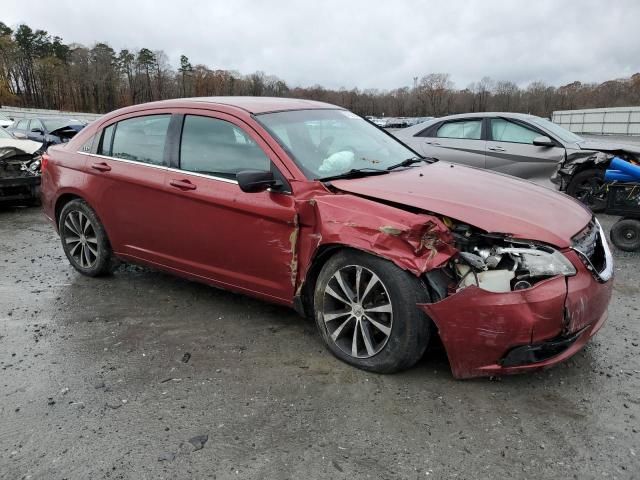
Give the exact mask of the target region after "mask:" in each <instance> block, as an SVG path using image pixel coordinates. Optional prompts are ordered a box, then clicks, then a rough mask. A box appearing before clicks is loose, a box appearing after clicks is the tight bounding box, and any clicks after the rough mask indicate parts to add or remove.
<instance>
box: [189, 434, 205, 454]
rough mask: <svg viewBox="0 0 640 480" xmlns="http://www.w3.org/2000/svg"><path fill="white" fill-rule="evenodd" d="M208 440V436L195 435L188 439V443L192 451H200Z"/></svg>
mask: <svg viewBox="0 0 640 480" xmlns="http://www.w3.org/2000/svg"><path fill="white" fill-rule="evenodd" d="M208 440H209V435H196V436H195V437H192V438H190V439H189V443H190V444H191V445H193V448H194V451H197V450H202V448H203V447H204V445H205V443H207V441H208Z"/></svg>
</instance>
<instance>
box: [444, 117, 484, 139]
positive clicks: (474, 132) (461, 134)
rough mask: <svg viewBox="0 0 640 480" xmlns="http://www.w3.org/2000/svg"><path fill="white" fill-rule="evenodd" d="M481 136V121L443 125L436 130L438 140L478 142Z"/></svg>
mask: <svg viewBox="0 0 640 480" xmlns="http://www.w3.org/2000/svg"><path fill="white" fill-rule="evenodd" d="M481 135H482V120H481V119H480V120H468V121H464V122H449V123H445V124H444V125H442V126H441V127H440V128H439V129H438V133H437V134H436V136H437V137H439V138H466V139H468V140H480V137H481Z"/></svg>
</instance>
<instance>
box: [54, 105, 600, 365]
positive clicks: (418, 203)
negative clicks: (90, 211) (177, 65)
mask: <svg viewBox="0 0 640 480" xmlns="http://www.w3.org/2000/svg"><path fill="white" fill-rule="evenodd" d="M310 108H336V107H333V106H331V105H327V104H323V103H319V102H310V101H306V100H288V99H287V100H282V99H269V98H233V97H221V98H218V99H191V100H171V101H164V102H155V103H150V104H145V105H137V106H133V107H128V108H125V109H122V110H118V111H116V112H112V113H111V114H108V115H106V116H104V117H102V118H101V119H99V120H98V121H96V122H94V123H92V124H91V125H90V126H88V127H87V128H85V129H83V130H82V131H81V132H80V133H79V134H78V135H76V136H75V137H74V138H73V139H72V140H71V141H70V142H69V143H68V144H64V145H59V146H55V147H51V148H50V149H49V159H48V163H47V166H46V168H43V172H42V199H43V206H44V210H45V213H46V215H47V216H48V217H49V218H50V219H55V216H56V205H59V200H60V199H62V198H63V196H65V195H75V196H79V197H82V198H84V199H85V200H86V201H87V202H88V203H89V204H90V205H91V206H92V207H93V208H94V209H95V210H96V212H97V214H98V216H99V218H100V219H101V221H102V222H103V224H104V226H105V229H106V231H107V235H108V237H109V240H110V242H111V246H112V248H113V250H114V252H115V253H116V255H118V256H119V257H122V258H124V259H127V260H133V261H138V262H142V263H147V264H150V265H153V266H155V267H157V268H161V269H164V270H167V271H170V272H173V273H176V274H178V275H181V276H184V277H187V278H191V279H195V280H198V281H203V282H206V283H209V284H213V285H217V286H221V287H224V288H228V289H231V290H236V291H241V292H244V293H248V294H251V295H254V296H257V297H260V298H264V299H267V300H270V301H273V302H277V303H281V304H285V305H292V304H293V301H294V297H295V296H296V295H297V294H299V292H300V291H301V287H302V286H303V285H304V284H305V282H306V281H307V280H308V279H307V273H308V272H309V271H310V267H311V265H312V262H313V261H314V260H315V258H316V254H317V252H318V249H319V248H321V247H323V246H342V247H348V248H355V249H359V250H363V251H367V252H370V253H372V254H374V255H378V256H381V257H384V258H387V259H389V260H390V261H392V262H394V263H395V264H396V265H398V266H399V267H401V268H403V269H406V270H408V271H410V272H412V273H413V274H415V275H422V274H423V273H424V272H427V271H429V270H431V269H433V268H437V267H439V266H441V265H443V264H445V263H446V262H448V261H449V260H450V259H451V258H452V257H453V256H454V255H456V253H457V251H456V249H455V248H454V246H453V239H452V237H451V234H450V232H449V230H448V228H447V227H446V226H445V224H444V223H443V221H442V220H441V218H440V217H439V216H438V215H440V216H447V217H450V218H453V219H456V220H459V221H463V222H467V223H469V224H471V225H474V226H476V227H478V228H481V229H483V230H485V231H489V232H500V233H505V234H512V235H514V236H516V237H520V238H526V239H532V240H537V241H542V242H547V243H550V244H552V245H555V246H556V247H560V248H566V247H567V246H569V245H570V241H571V237H572V236H574V235H575V234H576V233H577V232H578V231H580V230H581V229H583V228H584V226H585V225H586V224H587V223H588V222H589V220H590V214H589V213H588V212H587V211H586V210H585V209H584V208H582V207H581V206H580V205H578V204H577V203H575V202H574V201H573V200H571V199H569V198H568V197H565V196H563V195H560V194H557V193H554V192H551V191H549V190H546V189H544V188H542V187H537V186H535V185H533V184H530V183H528V182H523V181H520V180H517V179H513V178H511V177H504V176H498V175H495V174H491V173H488V172H486V171H483V170H476V169H471V168H467V167H461V166H457V165H456V166H455V167H454V166H451V165H450V164H446V163H442V162H438V163H435V164H431V165H425V166H423V167H420V168H411V169H407V170H405V171H397V172H393V173H390V174H388V175H382V176H377V177H369V178H363V179H357V180H355V179H354V180H342V181H335V182H333V185H334V186H335V187H337V189H338V190H337V191H336V190H335V189H334V190H330V189H328V188H327V187H326V186H325V185H323V184H321V183H319V182H312V181H308V180H307V179H306V178H305V177H304V176H303V174H302V172H301V171H300V169H299V168H298V167H297V166H296V165H295V163H294V162H293V161H292V160H291V159H290V158H289V156H288V155H287V153H286V152H285V151H284V150H283V149H282V147H281V146H280V145H279V144H278V143H277V142H276V141H275V140H274V139H273V138H272V137H271V136H270V135H269V133H268V132H267V131H265V130H264V129H263V128H262V127H261V126H260V124H258V123H257V122H256V121H255V120H254V118H253V117H252V114H253V113H260V112H266V111H277V110H292V109H310ZM149 113H183V114H198V115H205V116H211V117H215V118H219V119H223V120H227V121H229V122H232V123H233V124H235V125H236V126H237V127H239V128H241V129H242V130H244V132H245V133H246V134H247V135H249V136H250V137H251V138H252V139H253V140H254V141H255V142H256V143H257V144H258V145H259V146H260V147H261V148H262V150H263V151H264V152H265V153H266V154H267V156H268V157H269V158H270V159H271V161H272V162H273V164H274V166H275V167H276V168H277V169H278V170H279V171H280V172H281V174H282V176H283V177H284V178H285V179H286V180H287V182H288V183H289V184H290V185H291V194H281V193H271V192H262V193H244V192H242V191H241V190H240V189H239V187H238V185H237V184H235V183H233V182H223V181H220V180H216V179H213V178H207V177H206V176H199V175H196V174H191V173H189V172H184V171H177V170H171V169H166V168H153V167H150V166H147V165H142V164H136V163H133V162H122V161H118V160H115V159H111V158H107V157H97V156H95V155H90V154H87V153H86V152H81V151H80V150H81V148H82V147H83V145H86V144H87V142H88V141H89V140H90V139H91V137H92V136H94V135H95V134H96V133H97V132H100V131H101V130H102V129H103V128H104V127H106V126H108V125H110V124H112V123H114V122H116V121H119V120H122V119H124V118H129V117H135V116H139V115H145V114H149ZM380 201H385V202H387V203H389V204H384V203H380ZM392 205H406V206H408V207H413V210H415V211H419V212H423V213H414V212H413V211H409V210H408V209H404V208H398V207H396V206H392ZM431 212H433V213H431ZM54 223H55V222H54ZM567 256H568V257H569V258H570V259H571V261H572V262H573V263H574V265H576V266H579V267H580V268H579V272H578V275H577V276H575V277H572V278H569V279H568V281H566V280H565V278H553V279H549V280H546V281H544V282H541V283H539V284H537V285H535V286H534V287H533V288H531V289H528V290H523V291H519V292H510V293H504V294H496V293H490V292H486V291H483V290H480V289H478V288H475V287H469V288H466V289H465V290H463V291H461V292H459V293H457V294H454V295H451V296H449V297H448V298H446V299H445V300H443V301H441V302H439V303H435V304H430V305H420V308H422V309H423V310H424V311H425V312H427V313H428V314H429V315H430V316H431V317H432V319H433V320H434V322H435V323H436V325H437V326H438V329H439V331H440V335H441V337H442V340H443V343H444V345H445V347H446V349H447V354H448V356H449V359H450V362H451V366H452V370H453V373H454V375H455V376H456V377H468V376H476V375H486V374H499V373H512V372H515V371H520V370H525V369H531V368H540V367H544V366H547V365H550V364H552V363H555V362H556V361H559V360H561V359H562V358H565V357H566V356H568V355H570V354H572V353H575V351H577V350H578V349H579V348H581V346H582V345H583V344H584V343H585V342H586V341H587V340H588V338H589V337H590V336H591V335H593V334H594V333H595V331H596V330H597V329H598V328H599V326H600V325H601V323H602V321H603V319H604V318H605V316H606V306H607V304H608V301H609V297H610V295H611V282H608V283H607V284H600V283H598V282H596V281H595V280H594V279H593V277H592V275H591V274H590V273H589V272H588V271H587V270H586V269H585V268H584V267H583V266H582V264H581V263H580V261H579V259H578V258H577V256H576V255H575V254H573V253H571V252H568V253H567ZM567 285H568V287H567ZM565 307H566V308H567V309H568V311H569V312H570V328H572V329H574V331H576V330H578V329H579V328H582V327H584V326H588V328H587V329H586V330H585V333H584V334H583V336H582V337H581V338H580V339H579V340H578V341H577V342H576V343H575V344H574V345H573V346H572V347H571V348H570V349H569V350H568V351H567V352H565V353H563V354H562V355H560V356H559V357H556V358H555V359H553V360H550V361H547V362H543V364H536V365H530V366H526V367H517V368H511V369H503V368H501V367H500V365H499V364H498V362H499V360H500V358H501V357H502V356H503V355H504V353H505V352H506V351H508V350H509V349H510V348H512V347H514V346H517V345H524V344H528V343H531V342H535V341H539V340H546V339H550V338H553V337H554V336H556V335H558V334H559V333H560V331H561V329H562V325H563V311H564V308H565Z"/></svg>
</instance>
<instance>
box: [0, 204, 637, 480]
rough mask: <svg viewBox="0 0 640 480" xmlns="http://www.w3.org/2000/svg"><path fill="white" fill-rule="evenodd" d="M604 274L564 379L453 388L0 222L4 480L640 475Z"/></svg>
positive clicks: (630, 257)
mask: <svg viewBox="0 0 640 480" xmlns="http://www.w3.org/2000/svg"><path fill="white" fill-rule="evenodd" d="M613 220H614V219H613V218H612V217H606V216H603V217H602V218H601V221H602V222H603V223H604V225H605V226H606V228H609V227H610V225H611V223H612V221H613ZM616 261H617V266H616V275H617V277H616V285H615V293H614V299H613V302H612V304H611V308H610V319H609V321H608V322H607V323H606V324H605V326H604V327H603V329H602V330H601V332H600V333H599V334H598V335H597V336H596V337H595V338H594V340H593V341H592V342H591V343H590V344H589V345H588V346H587V347H586V348H585V349H584V350H583V351H582V352H580V353H579V354H578V355H576V356H575V357H573V359H571V360H570V361H568V362H566V363H565V364H563V365H560V366H558V367H556V368H553V369H551V370H547V371H545V372H542V373H536V374H528V375H520V376H515V377H505V378H503V379H501V380H489V379H476V380H468V381H456V380H454V379H453V378H452V377H451V374H450V371H449V367H448V363H447V359H446V356H445V354H444V351H443V350H442V348H437V347H436V348H434V349H433V350H432V351H431V352H430V353H428V354H427V356H426V357H425V358H424V359H423V360H422V361H421V362H420V363H419V364H418V366H416V367H415V368H413V369H411V370H410V371H407V372H404V373H401V374H396V375H386V376H385V375H375V374H371V373H366V372H363V371H359V370H357V369H354V368H351V367H349V366H347V365H345V364H343V363H341V362H339V361H338V360H336V359H335V358H333V357H332V356H331V355H330V354H329V353H328V352H327V351H325V349H324V348H323V346H322V345H321V343H320V340H319V338H318V336H317V335H316V333H315V327H314V326H313V325H312V324H311V323H309V322H308V321H305V320H302V319H301V318H299V317H297V316H296V315H295V314H294V313H293V312H292V311H290V310H288V309H285V308H281V307H277V306H272V305H269V304H266V303H263V302H260V301H257V300H253V299H250V298H247V297H244V296H241V295H236V294H232V293H227V292H223V291H219V290H216V289H213V288H210V287H206V286H203V285H199V284H196V283H192V282H188V281H185V280H182V279H178V278H174V277H171V276H169V275H165V274H163V273H158V272H153V271H149V270H147V269H142V268H139V267H132V266H126V267H120V269H119V270H118V271H117V272H116V273H115V274H114V275H113V276H111V277H109V278H105V279H89V278H85V277H82V276H80V275H79V274H78V273H76V272H75V271H74V270H73V269H72V268H71V267H70V265H69V264H68V262H67V260H66V258H64V255H63V253H62V249H61V247H60V245H59V240H58V238H57V236H56V234H55V233H54V231H53V229H52V227H51V226H50V225H49V224H47V223H46V221H45V219H44V217H43V215H42V213H41V212H40V211H39V210H38V209H20V208H16V209H5V210H0V269H1V270H0V271H1V272H2V275H0V478H2V479H21V478H34V479H36V478H38V479H40V478H41V479H89V478H90V479H157V478H217V479H226V478H242V479H246V478H256V479H257V478H260V479H263V478H278V479H286V478H290V479H299V478H309V479H316V478H326V479H339V478H350V479H360V478H370V479H394V478H399V479H418V478H461V479H485V478H486V479H496V478H511V479H518V478H539V479H546V478H549V479H557V478H579V479H589V478H612V479H613V478H620V479H623V478H629V479H632V478H636V479H637V478H640V433H639V431H640V422H639V420H638V419H639V416H640V356H639V354H640V347H639V346H638V345H639V343H640V314H639V310H638V308H639V305H638V299H639V298H640V256H639V255H634V254H622V253H621V252H616Z"/></svg>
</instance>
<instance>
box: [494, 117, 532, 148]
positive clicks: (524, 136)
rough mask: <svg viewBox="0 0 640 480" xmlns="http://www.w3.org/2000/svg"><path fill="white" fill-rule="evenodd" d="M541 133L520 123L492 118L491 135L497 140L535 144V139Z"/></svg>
mask: <svg viewBox="0 0 640 480" xmlns="http://www.w3.org/2000/svg"><path fill="white" fill-rule="evenodd" d="M539 136H540V134H539V133H538V132H536V131H535V130H531V129H529V128H527V127H524V126H522V125H520V124H518V123H513V122H509V121H507V120H505V119H503V118H492V119H491V137H492V138H493V139H494V140H495V141H496V142H513V143H528V144H533V139H534V138H536V137H539Z"/></svg>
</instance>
